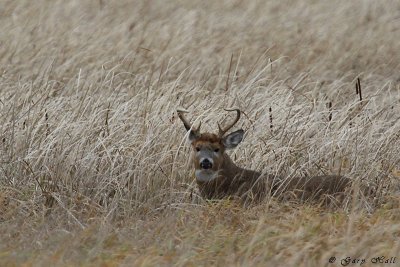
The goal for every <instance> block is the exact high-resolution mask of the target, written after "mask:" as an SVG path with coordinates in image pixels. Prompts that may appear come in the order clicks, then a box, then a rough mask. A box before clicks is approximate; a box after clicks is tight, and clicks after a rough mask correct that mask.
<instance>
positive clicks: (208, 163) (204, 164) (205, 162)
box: [200, 159, 212, 170]
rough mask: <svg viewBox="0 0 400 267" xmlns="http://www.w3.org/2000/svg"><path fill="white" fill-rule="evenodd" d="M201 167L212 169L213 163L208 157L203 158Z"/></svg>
mask: <svg viewBox="0 0 400 267" xmlns="http://www.w3.org/2000/svg"><path fill="white" fill-rule="evenodd" d="M200 168H202V169H205V170H207V169H211V168H212V163H211V161H210V160H208V159H203V160H202V161H201V162H200Z"/></svg>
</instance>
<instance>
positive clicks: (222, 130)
mask: <svg viewBox="0 0 400 267" xmlns="http://www.w3.org/2000/svg"><path fill="white" fill-rule="evenodd" d="M224 110H226V111H236V119H235V120H234V121H233V122H232V123H231V124H229V125H228V126H227V127H226V128H225V129H222V128H221V126H220V125H219V123H218V130H219V136H221V137H222V136H224V134H225V133H226V132H227V131H229V130H230V129H231V128H232V127H233V126H234V125H235V124H236V123H237V122H238V121H239V119H240V109H238V108H229V109H228V108H224Z"/></svg>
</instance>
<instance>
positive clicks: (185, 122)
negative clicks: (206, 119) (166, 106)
mask: <svg viewBox="0 0 400 267" xmlns="http://www.w3.org/2000/svg"><path fill="white" fill-rule="evenodd" d="M176 112H177V113H178V117H179V119H181V121H182V122H183V125H184V126H185V129H186V130H187V131H190V129H192V125H191V124H190V123H189V122H188V120H187V119H186V118H185V116H184V115H183V113H189V112H188V111H187V110H184V109H179V108H178V109H177V110H176ZM200 126H201V122H200V124H199V126H198V127H197V128H196V129H192V131H193V132H196V133H198V132H199V131H200Z"/></svg>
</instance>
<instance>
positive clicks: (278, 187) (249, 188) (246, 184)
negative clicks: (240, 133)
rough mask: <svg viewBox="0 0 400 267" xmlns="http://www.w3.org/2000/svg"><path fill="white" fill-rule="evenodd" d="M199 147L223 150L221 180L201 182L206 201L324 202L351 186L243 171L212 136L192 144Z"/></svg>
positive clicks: (340, 180) (344, 181) (341, 180)
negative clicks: (230, 198)
mask: <svg viewBox="0 0 400 267" xmlns="http://www.w3.org/2000/svg"><path fill="white" fill-rule="evenodd" d="M199 146H200V147H201V146H206V147H210V148H219V149H220V153H221V157H219V158H214V162H215V164H214V165H215V166H214V167H213V169H214V170H215V171H217V170H218V171H219V175H218V177H217V178H216V179H214V180H212V181H210V182H200V181H197V185H198V187H199V190H200V194H201V195H202V196H203V197H204V198H206V199H219V198H223V197H228V196H236V197H239V198H241V199H243V200H245V201H254V200H255V201H258V200H262V199H263V198H264V197H265V196H266V194H267V193H268V192H270V193H271V195H275V196H278V197H281V198H286V199H287V198H288V197H290V198H293V197H295V198H297V199H299V200H309V199H320V198H321V197H322V196H324V195H334V196H335V195H338V194H340V193H344V192H345V189H346V188H347V187H348V185H349V184H350V180H349V179H348V178H345V177H343V176H338V175H325V176H313V177H297V178H292V179H287V181H286V180H284V179H282V178H280V177H275V176H274V175H262V174H261V173H259V172H256V171H252V170H247V169H243V168H241V167H239V166H237V165H236V164H235V163H234V162H233V161H232V160H231V159H230V157H229V156H228V155H227V154H226V153H225V148H224V146H223V144H222V141H221V138H219V137H218V136H217V135H215V134H212V133H203V134H201V135H200V136H199V137H198V138H197V139H196V140H195V141H193V142H192V147H193V151H195V148H196V147H199ZM194 156H195V155H194ZM194 165H195V169H200V166H199V161H198V160H194Z"/></svg>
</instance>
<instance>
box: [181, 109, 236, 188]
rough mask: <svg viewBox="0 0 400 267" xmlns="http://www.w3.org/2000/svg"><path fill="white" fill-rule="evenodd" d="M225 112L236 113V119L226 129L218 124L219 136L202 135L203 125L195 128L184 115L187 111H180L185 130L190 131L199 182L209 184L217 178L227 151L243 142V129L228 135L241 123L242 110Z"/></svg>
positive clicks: (212, 134)
mask: <svg viewBox="0 0 400 267" xmlns="http://www.w3.org/2000/svg"><path fill="white" fill-rule="evenodd" d="M225 110H226V111H236V118H235V120H234V121H233V122H232V123H231V124H229V125H228V126H227V127H225V128H221V126H220V125H219V124H218V129H219V132H218V134H214V133H207V132H205V133H201V132H200V126H201V123H200V125H199V126H198V127H197V128H193V127H192V125H191V124H190V123H189V121H188V120H186V118H185V117H184V115H183V113H186V111H183V110H178V116H179V118H180V119H181V121H182V122H183V125H184V126H185V129H186V130H187V131H189V136H188V138H189V142H190V143H191V146H192V160H193V163H194V167H195V175H196V179H197V181H199V182H209V181H211V180H213V179H215V178H217V177H218V174H219V172H220V171H221V168H222V166H223V163H224V160H225V159H226V157H225V156H224V154H225V151H226V149H230V148H234V147H236V146H237V145H238V144H239V143H240V142H241V141H242V140H243V134H244V131H243V130H242V129H240V130H237V131H234V132H232V133H230V134H226V133H227V132H228V131H229V130H230V129H231V128H232V127H233V126H234V125H235V124H236V123H237V122H238V121H239V118H240V110H239V109H225Z"/></svg>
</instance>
